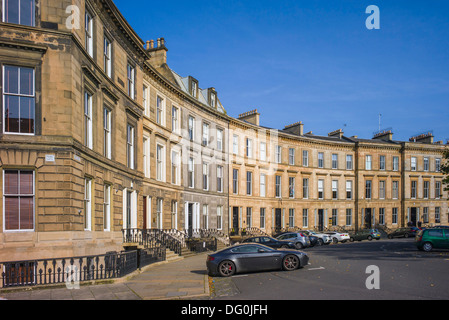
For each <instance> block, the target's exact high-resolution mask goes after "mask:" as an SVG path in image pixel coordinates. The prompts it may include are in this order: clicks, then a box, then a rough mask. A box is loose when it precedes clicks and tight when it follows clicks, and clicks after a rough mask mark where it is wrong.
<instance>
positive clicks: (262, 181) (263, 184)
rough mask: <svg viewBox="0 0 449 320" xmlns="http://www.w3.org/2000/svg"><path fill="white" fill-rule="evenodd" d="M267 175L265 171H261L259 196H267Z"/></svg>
mask: <svg viewBox="0 0 449 320" xmlns="http://www.w3.org/2000/svg"><path fill="white" fill-rule="evenodd" d="M266 184H267V176H266V174H265V173H261V174H260V191H259V193H260V194H259V196H260V197H266V196H267V189H266V188H267V186H266Z"/></svg>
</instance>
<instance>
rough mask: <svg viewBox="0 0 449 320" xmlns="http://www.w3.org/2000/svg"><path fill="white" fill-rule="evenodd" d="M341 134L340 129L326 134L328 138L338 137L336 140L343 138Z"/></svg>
mask: <svg viewBox="0 0 449 320" xmlns="http://www.w3.org/2000/svg"><path fill="white" fill-rule="evenodd" d="M343 134H344V132H343V130H342V129H338V130H335V131H332V132H330V133H329V134H328V136H329V137H338V139H341V138H343Z"/></svg>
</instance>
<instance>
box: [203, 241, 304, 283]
mask: <svg viewBox="0 0 449 320" xmlns="http://www.w3.org/2000/svg"><path fill="white" fill-rule="evenodd" d="M308 263H309V257H308V255H307V254H305V253H304V252H301V251H298V250H276V249H274V248H271V247H268V246H265V245H261V244H258V243H246V244H240V245H235V246H232V247H228V248H225V249H223V250H220V251H217V252H215V253H213V254H210V255H208V256H207V260H206V267H207V272H208V274H209V275H210V276H215V275H219V276H222V277H230V276H232V275H234V274H236V273H245V272H256V271H268V270H280V269H283V270H285V271H293V270H296V269H298V268H303V267H304V266H306V265H307V264H308Z"/></svg>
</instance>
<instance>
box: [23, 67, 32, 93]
mask: <svg viewBox="0 0 449 320" xmlns="http://www.w3.org/2000/svg"><path fill="white" fill-rule="evenodd" d="M33 82H34V70H33V69H30V68H20V94H24V95H29V96H33V95H34V83H33Z"/></svg>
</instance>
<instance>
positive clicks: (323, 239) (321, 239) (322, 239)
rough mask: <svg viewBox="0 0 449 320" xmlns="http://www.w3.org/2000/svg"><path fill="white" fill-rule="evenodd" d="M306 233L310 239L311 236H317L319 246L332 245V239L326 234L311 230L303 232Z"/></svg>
mask: <svg viewBox="0 0 449 320" xmlns="http://www.w3.org/2000/svg"><path fill="white" fill-rule="evenodd" d="M301 232H304V233H305V234H307V235H308V236H309V237H310V236H315V237H318V245H323V244H330V243H332V237H331V236H330V235H328V234H325V233H317V232H315V231H311V230H305V231H301Z"/></svg>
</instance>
